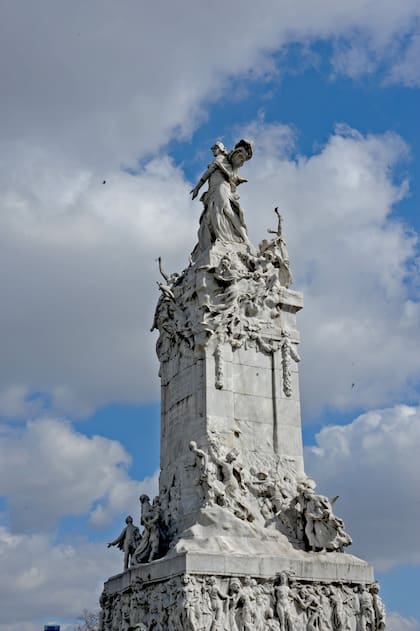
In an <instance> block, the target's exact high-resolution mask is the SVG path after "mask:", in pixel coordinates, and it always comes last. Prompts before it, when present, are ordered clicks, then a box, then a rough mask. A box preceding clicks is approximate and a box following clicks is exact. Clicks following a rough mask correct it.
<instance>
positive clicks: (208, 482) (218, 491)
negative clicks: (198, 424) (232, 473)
mask: <svg viewBox="0 0 420 631" xmlns="http://www.w3.org/2000/svg"><path fill="white" fill-rule="evenodd" d="M189 448H190V451H192V453H193V454H194V456H195V465H196V466H197V468H198V470H199V482H200V485H201V488H202V490H203V500H204V505H212V504H214V503H215V502H218V503H219V504H223V498H224V495H225V491H224V487H223V485H222V484H221V483H220V482H219V481H218V480H217V479H216V474H215V472H214V470H213V466H214V465H212V463H211V462H210V460H209V457H208V455H207V454H206V452H205V451H203V449H199V448H198V447H197V443H196V442H195V441H194V440H191V441H190V444H189Z"/></svg>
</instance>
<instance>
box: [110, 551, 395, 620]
mask: <svg viewBox="0 0 420 631" xmlns="http://www.w3.org/2000/svg"><path fill="white" fill-rule="evenodd" d="M101 606H102V620H101V627H100V629H101V631H134V629H137V630H140V629H141V630H142V631H146V630H147V631H152V630H154V631H160V630H161V631H163V630H165V631H251V630H252V631H265V630H270V629H276V630H280V631H283V630H284V631H306V630H307V629H310V630H323V631H341V630H342V631H356V630H357V631H359V629H366V630H368V629H369V630H372V631H373V630H376V629H378V630H379V629H383V628H385V627H384V626H381V624H382V622H381V621H382V619H384V612H383V605H382V603H381V601H380V598H379V596H378V589H377V584H376V583H374V582H373V570H372V568H371V567H370V566H369V565H368V564H367V563H366V562H364V561H362V560H361V559H358V558H357V557H354V556H352V555H348V554H341V553H336V552H324V553H322V552H305V551H303V550H293V553H292V554H288V555H283V554H279V555H275V554H273V555H270V556H264V555H261V554H258V553H256V554H253V551H252V550H250V551H249V554H229V553H227V554H226V553H225V554H221V553H209V552H207V551H206V552H199V551H196V552H191V551H186V552H183V553H180V552H176V550H172V551H170V552H169V553H168V555H167V556H166V557H165V558H163V559H160V560H157V561H152V562H151V563H145V564H142V565H139V566H136V567H133V568H131V569H129V570H127V571H126V572H123V573H122V574H118V575H116V576H113V577H111V578H110V579H109V580H108V581H107V582H106V583H105V588H104V592H103V594H102V597H101ZM363 625H364V626H363Z"/></svg>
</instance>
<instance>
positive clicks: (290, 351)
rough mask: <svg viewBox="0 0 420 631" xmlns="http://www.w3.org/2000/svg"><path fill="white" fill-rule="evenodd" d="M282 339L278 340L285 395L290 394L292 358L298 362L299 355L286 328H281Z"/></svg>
mask: <svg viewBox="0 0 420 631" xmlns="http://www.w3.org/2000/svg"><path fill="white" fill-rule="evenodd" d="M281 335H282V339H281V342H280V349H281V358H282V362H281V363H282V368H283V392H284V394H285V395H286V397H290V396H292V371H291V364H292V360H293V361H295V362H296V363H297V362H300V357H299V355H298V353H297V351H296V349H295V347H294V345H293V344H292V340H291V339H290V333H289V331H288V330H287V329H282V332H281Z"/></svg>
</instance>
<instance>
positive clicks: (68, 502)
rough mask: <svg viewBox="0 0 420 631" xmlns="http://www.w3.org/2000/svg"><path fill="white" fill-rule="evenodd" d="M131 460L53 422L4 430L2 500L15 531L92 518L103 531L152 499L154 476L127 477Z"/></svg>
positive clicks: (114, 447) (111, 444) (110, 445)
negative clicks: (64, 519) (142, 500)
mask: <svg viewBox="0 0 420 631" xmlns="http://www.w3.org/2000/svg"><path fill="white" fill-rule="evenodd" d="M130 463H131V457H130V456H129V455H128V454H127V452H126V451H125V450H124V449H123V447H122V446H121V444H120V443H118V442H117V441H113V440H109V439H106V438H103V437H101V436H93V437H91V438H89V437H87V436H85V435H83V434H80V433H78V432H76V431H75V430H74V429H73V428H72V426H71V425H70V424H69V423H66V422H63V421H58V420H55V419H47V420H46V419H44V420H38V421H37V422H30V423H28V424H27V425H26V426H25V427H23V428H19V427H4V428H3V429H2V432H1V435H0V495H2V496H4V497H5V499H6V502H7V508H8V514H9V519H10V525H11V528H12V531H13V532H15V533H16V532H18V533H19V532H24V531H33V530H37V529H40V528H44V529H45V528H51V527H53V526H55V525H56V523H57V521H58V520H59V519H60V518H61V517H64V516H70V515H82V514H85V513H88V514H90V516H91V522H92V524H93V525H95V526H104V525H106V524H107V523H110V521H111V520H112V518H113V517H114V516H115V515H117V514H119V513H125V514H128V513H131V512H132V511H133V510H135V509H136V507H138V498H139V495H140V494H141V493H149V494H151V495H153V494H154V493H155V491H156V488H157V474H155V475H154V476H152V477H150V478H146V479H145V480H143V481H137V480H133V479H131V478H130V477H129V475H128V467H129V465H130Z"/></svg>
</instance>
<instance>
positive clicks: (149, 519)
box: [134, 495, 160, 563]
mask: <svg viewBox="0 0 420 631" xmlns="http://www.w3.org/2000/svg"><path fill="white" fill-rule="evenodd" d="M140 504H141V524H142V526H144V532H143V535H142V540H141V542H140V545H139V546H138V547H137V549H136V551H135V553H134V560H135V561H136V563H148V562H149V561H154V559H157V558H158V556H159V546H160V529H159V518H160V504H159V498H158V497H156V498H155V500H154V502H153V506H152V504H151V503H150V498H149V496H148V495H140Z"/></svg>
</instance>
